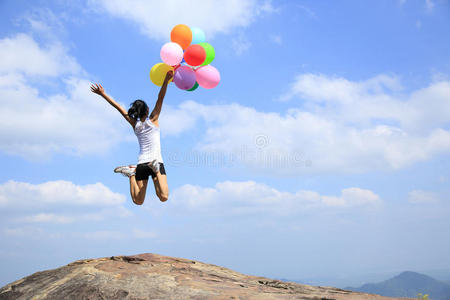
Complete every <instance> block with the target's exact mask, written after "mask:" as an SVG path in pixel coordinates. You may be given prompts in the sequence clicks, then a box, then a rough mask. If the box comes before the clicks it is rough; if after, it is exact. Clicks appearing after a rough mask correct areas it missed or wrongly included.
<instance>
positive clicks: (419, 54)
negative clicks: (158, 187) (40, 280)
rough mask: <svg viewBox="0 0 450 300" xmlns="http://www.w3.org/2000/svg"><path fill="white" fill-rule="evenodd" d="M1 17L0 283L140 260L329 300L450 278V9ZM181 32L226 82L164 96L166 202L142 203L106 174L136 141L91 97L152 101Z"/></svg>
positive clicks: (367, 4)
mask: <svg viewBox="0 0 450 300" xmlns="http://www.w3.org/2000/svg"><path fill="white" fill-rule="evenodd" d="M0 15H1V18H0V57H1V60H0V86H1V88H0V101H1V106H0V113H1V114H2V116H3V117H2V118H1V120H0V123H1V126H0V136H1V144H0V163H1V164H2V166H3V171H2V172H1V173H0V214H1V218H0V240H1V244H0V254H1V255H0V263H1V265H2V270H1V271H0V284H1V285H4V284H6V283H8V282H11V281H13V280H16V279H18V278H20V277H23V276H25V275H28V274H30V273H33V272H36V271H39V270H43V269H49V268H55V267H58V266H60V265H63V264H66V263H69V262H71V261H73V260H75V259H82V258H88V257H104V256H111V255H121V254H137V253H145V252H152V253H159V254H163V255H169V256H177V257H184V258H190V259H196V260H200V261H204V262H208V263H213V264H216V265H221V266H225V267H229V268H232V269H234V270H237V271H240V272H243V273H247V274H254V275H261V276H268V277H273V278H288V279H292V280H304V281H307V282H309V283H313V284H322V285H324V284H329V285H335V286H338V285H341V286H345V285H349V284H358V283H360V282H364V281H366V280H370V279H373V278H378V277H376V276H379V278H384V277H383V276H387V275H386V274H395V273H396V272H397V273H398V272H401V271H404V270H413V271H422V272H431V273H432V272H433V271H435V272H437V270H438V269H440V270H450V262H449V260H448V253H449V252H450V242H449V241H450V239H448V238H446V237H447V236H448V230H449V229H450V221H449V220H450V219H449V218H448V215H449V213H450V204H449V201H450V199H449V195H450V190H449V188H448V186H449V182H450V177H449V172H448V170H449V169H450V159H449V158H450V157H449V154H450V121H449V120H450V78H449V74H450V40H449V39H448V36H450V5H449V2H448V1H444V0H440V1H439V0H427V1H419V0H417V1H413V0H402V1H395V0H391V1H387V0H386V1H339V2H337V1H333V2H330V1H273V2H270V1H256V0H254V1H252V0H246V1H242V0H241V1H226V2H222V3H219V2H215V1H198V5H197V6H193V5H192V4H191V3H190V1H172V2H168V3H160V2H153V1H134V2H132V3H131V2H130V3H128V4H124V3H123V2H121V1H106V0H89V1H80V2H77V3H76V4H74V3H72V2H70V1H35V2H33V4H30V3H29V2H28V1H2V2H0ZM179 23H184V24H187V25H189V26H197V27H200V28H202V29H203V30H204V31H205V32H206V35H207V41H208V42H209V43H211V44H212V45H213V46H214V47H215V50H216V58H215V60H214V61H213V62H212V65H213V66H215V67H216V68H217V69H218V70H219V71H220V73H221V82H220V84H219V85H218V86H217V87H216V88H214V89H211V90H205V89H201V88H199V89H198V90H196V91H194V92H191V93H188V92H185V91H181V90H179V89H177V88H176V86H175V85H173V84H172V85H170V86H169V88H168V92H167V95H166V98H165V100H164V106H163V109H162V114H161V118H160V125H161V144H162V156H163V159H164V162H165V166H166V171H167V176H168V182H169V189H170V193H169V201H168V202H166V203H160V202H159V201H158V199H157V198H156V196H155V195H154V191H153V189H151V187H150V188H149V190H148V192H147V198H146V200H145V203H144V205H143V206H136V205H134V204H132V202H131V199H130V196H129V192H128V189H129V187H128V181H127V180H126V179H125V178H124V177H122V176H120V175H117V174H114V173H113V172H112V170H113V169H114V167H116V166H118V165H123V164H128V163H135V162H136V160H137V154H138V144H137V140H136V137H135V136H134V135H133V133H132V130H131V128H130V127H129V125H127V123H126V122H125V121H124V120H123V119H122V117H121V116H120V114H119V113H117V112H116V111H115V110H114V109H113V108H112V107H109V106H108V104H107V103H106V102H105V101H104V100H102V99H101V98H99V97H98V96H96V95H93V94H91V93H90V91H89V88H88V87H89V84H90V83H91V82H101V83H102V84H103V86H104V87H105V89H106V91H107V93H109V94H110V95H111V96H113V97H114V98H115V99H116V100H118V101H119V102H120V103H122V105H124V106H126V107H128V105H129V103H131V102H132V101H133V100H135V99H138V98H141V99H144V100H146V101H147V102H148V103H149V104H150V105H153V103H154V101H155V100H156V97H157V93H158V87H156V86H154V85H153V84H152V83H151V82H150V79H149V71H150V68H151V67H152V66H153V65H154V64H156V63H158V62H160V58H159V51H160V48H161V46H162V45H163V44H164V43H166V42H168V41H169V36H170V29H171V28H172V27H173V26H174V25H176V24H179ZM449 273H450V272H449ZM377 274H378V275H377ZM449 277H450V275H449ZM447 279H448V278H447Z"/></svg>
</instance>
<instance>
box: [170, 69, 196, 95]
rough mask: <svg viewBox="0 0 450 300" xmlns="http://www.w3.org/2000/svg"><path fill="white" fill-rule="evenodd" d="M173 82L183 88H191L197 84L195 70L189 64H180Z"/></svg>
mask: <svg viewBox="0 0 450 300" xmlns="http://www.w3.org/2000/svg"><path fill="white" fill-rule="evenodd" d="M173 82H175V85H176V86H177V87H178V88H179V89H182V90H189V89H190V88H192V87H193V86H194V84H195V72H194V70H192V69H191V68H190V67H188V66H180V67H178V68H177V69H176V70H175V74H174V76H173Z"/></svg>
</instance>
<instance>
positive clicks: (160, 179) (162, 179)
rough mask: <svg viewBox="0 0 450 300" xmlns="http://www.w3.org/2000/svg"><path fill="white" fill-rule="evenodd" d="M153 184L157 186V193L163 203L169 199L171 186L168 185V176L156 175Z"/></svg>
mask: <svg viewBox="0 0 450 300" xmlns="http://www.w3.org/2000/svg"><path fill="white" fill-rule="evenodd" d="M153 184H154V185H155V192H156V195H157V196H158V198H159V200H161V202H165V201H167V199H169V186H168V185H167V176H166V175H163V174H161V173H160V172H158V173H156V177H154V178H153Z"/></svg>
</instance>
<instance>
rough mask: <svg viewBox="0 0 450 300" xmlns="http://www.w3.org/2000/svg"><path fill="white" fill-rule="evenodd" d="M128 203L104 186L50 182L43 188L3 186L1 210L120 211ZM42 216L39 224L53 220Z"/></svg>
mask: <svg viewBox="0 0 450 300" xmlns="http://www.w3.org/2000/svg"><path fill="white" fill-rule="evenodd" d="M125 201H126V197H125V196H124V195H122V194H119V193H115V192H113V191H111V190H110V189H109V188H108V187H106V186H105V185H104V184H102V183H100V182H98V183H95V184H86V185H76V184H74V183H72V182H70V181H64V180H58V181H48V182H44V183H40V184H31V183H27V182H17V181H13V180H10V181H7V182H5V183H3V184H0V207H1V208H2V209H3V210H15V211H23V210H26V211H29V210H36V209H48V210H52V209H61V208H68V207H71V208H76V207H101V208H104V207H105V206H106V207H118V206H121V205H122V204H123V203H124V202H125ZM51 218H52V215H51V214H50V215H46V214H42V215H40V217H35V220H38V219H41V220H46V219H47V220H49V219H51Z"/></svg>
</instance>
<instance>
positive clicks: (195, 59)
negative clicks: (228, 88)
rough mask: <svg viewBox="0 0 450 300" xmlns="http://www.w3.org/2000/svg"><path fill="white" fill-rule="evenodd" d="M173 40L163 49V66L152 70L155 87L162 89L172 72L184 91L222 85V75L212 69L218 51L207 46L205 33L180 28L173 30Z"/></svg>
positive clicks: (155, 66) (185, 27) (161, 64)
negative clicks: (167, 74)
mask: <svg viewBox="0 0 450 300" xmlns="http://www.w3.org/2000/svg"><path fill="white" fill-rule="evenodd" d="M170 40H171V42H169V43H166V44H164V45H163V46H162V48H161V52H160V55H161V59H162V61H163V62H162V63H158V64H156V65H154V66H153V67H152V69H151V70H150V79H151V81H152V82H153V83H154V84H156V85H158V86H161V85H162V84H163V82H164V78H165V76H166V73H167V72H168V71H169V70H172V71H174V76H173V82H175V85H176V86H177V87H178V88H179V89H182V90H186V91H193V90H195V89H197V88H198V86H201V87H203V88H205V89H212V88H214V87H216V86H217V85H218V84H219V82H220V73H219V71H218V70H217V69H216V68H214V67H213V66H211V65H210V63H211V62H212V61H213V60H214V57H215V51H214V48H213V46H211V45H210V44H208V43H206V42H205V33H204V32H203V30H201V29H200V28H196V27H192V28H189V27H188V26H186V25H183V24H179V25H176V26H175V27H174V28H173V29H172V31H171V33H170Z"/></svg>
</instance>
